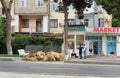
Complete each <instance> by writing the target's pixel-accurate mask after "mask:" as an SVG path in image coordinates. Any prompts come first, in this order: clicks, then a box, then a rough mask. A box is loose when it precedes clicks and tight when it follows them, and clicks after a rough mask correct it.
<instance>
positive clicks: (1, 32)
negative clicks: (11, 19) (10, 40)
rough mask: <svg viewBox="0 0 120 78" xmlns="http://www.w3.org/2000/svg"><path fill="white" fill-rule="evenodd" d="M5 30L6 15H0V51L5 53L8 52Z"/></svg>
mask: <svg viewBox="0 0 120 78" xmlns="http://www.w3.org/2000/svg"><path fill="white" fill-rule="evenodd" d="M5 31H6V19H5V17H0V53H3V54H4V53H5V52H6V45H5V44H6V42H5V34H6V32H5Z"/></svg>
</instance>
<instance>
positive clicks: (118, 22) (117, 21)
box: [113, 19, 120, 27]
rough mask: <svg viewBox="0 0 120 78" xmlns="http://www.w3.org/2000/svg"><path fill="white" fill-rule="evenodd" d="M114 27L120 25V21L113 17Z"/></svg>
mask: <svg viewBox="0 0 120 78" xmlns="http://www.w3.org/2000/svg"><path fill="white" fill-rule="evenodd" d="M113 27H120V21H119V20H118V19H113Z"/></svg>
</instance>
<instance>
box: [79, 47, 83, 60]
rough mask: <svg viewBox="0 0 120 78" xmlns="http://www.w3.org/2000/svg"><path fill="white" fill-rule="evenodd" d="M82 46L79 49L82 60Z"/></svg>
mask: <svg viewBox="0 0 120 78" xmlns="http://www.w3.org/2000/svg"><path fill="white" fill-rule="evenodd" d="M82 48H83V47H82V46H81V45H80V47H79V56H80V59H82Z"/></svg>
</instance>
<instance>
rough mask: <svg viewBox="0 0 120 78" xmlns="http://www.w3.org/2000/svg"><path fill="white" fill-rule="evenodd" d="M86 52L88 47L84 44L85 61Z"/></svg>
mask: <svg viewBox="0 0 120 78" xmlns="http://www.w3.org/2000/svg"><path fill="white" fill-rule="evenodd" d="M86 50H87V47H86V45H85V44H84V45H83V52H84V59H86V58H87V55H86Z"/></svg>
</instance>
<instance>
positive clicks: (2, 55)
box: [0, 54, 19, 57]
mask: <svg viewBox="0 0 120 78" xmlns="http://www.w3.org/2000/svg"><path fill="white" fill-rule="evenodd" d="M0 57H19V55H18V54H13V55H12V56H10V55H8V54H0Z"/></svg>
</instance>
